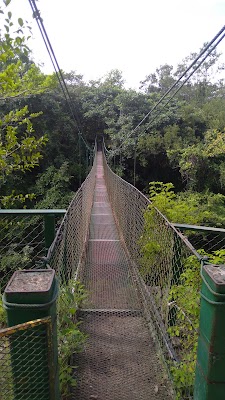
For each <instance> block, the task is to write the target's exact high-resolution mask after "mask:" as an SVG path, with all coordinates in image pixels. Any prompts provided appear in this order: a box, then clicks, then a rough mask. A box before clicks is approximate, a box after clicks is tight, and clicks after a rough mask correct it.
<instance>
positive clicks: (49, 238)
mask: <svg viewBox="0 0 225 400" xmlns="http://www.w3.org/2000/svg"><path fill="white" fill-rule="evenodd" d="M44 231H45V247H46V252H48V249H49V247H50V246H51V244H52V242H53V240H54V238H55V215H54V214H46V215H45V216H44Z"/></svg>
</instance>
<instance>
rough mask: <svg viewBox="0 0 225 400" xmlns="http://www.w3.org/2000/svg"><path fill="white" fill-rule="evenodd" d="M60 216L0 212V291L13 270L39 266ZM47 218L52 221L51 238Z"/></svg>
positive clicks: (48, 212) (58, 213)
mask: <svg viewBox="0 0 225 400" xmlns="http://www.w3.org/2000/svg"><path fill="white" fill-rule="evenodd" d="M63 214H65V210H0V291H3V290H4V288H5V286H6V284H7V282H8V280H9V278H10V276H11V275H12V273H13V272H14V271H15V270H17V269H30V268H37V267H39V266H43V257H45V256H46V254H47V251H48V247H49V244H50V242H51V240H53V238H54V231H55V230H57V227H58V226H59V224H60V221H61V219H62V215H63ZM49 216H50V217H53V218H54V224H53V225H54V226H52V227H50V228H51V230H53V232H50V235H52V237H51V238H49ZM49 239H50V240H49Z"/></svg>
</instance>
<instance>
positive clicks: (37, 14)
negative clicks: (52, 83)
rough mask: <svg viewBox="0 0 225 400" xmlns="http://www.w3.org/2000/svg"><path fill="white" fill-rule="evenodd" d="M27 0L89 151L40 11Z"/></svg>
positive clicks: (33, 1) (33, 3) (79, 134)
mask: <svg viewBox="0 0 225 400" xmlns="http://www.w3.org/2000/svg"><path fill="white" fill-rule="evenodd" d="M28 1H29V3H30V6H31V9H32V12H33V16H34V18H35V19H36V22H37V25H38V28H39V30H40V33H41V36H42V38H43V41H44V43H45V46H46V49H47V51H48V54H49V56H50V59H51V62H52V65H53V68H54V70H55V72H56V76H57V78H58V81H59V83H60V87H61V89H62V91H63V94H64V97H65V99H66V101H67V104H68V106H69V109H70V112H71V115H72V117H73V120H74V122H75V124H76V126H77V129H78V136H81V139H82V141H83V143H84V144H85V146H86V147H87V148H88V149H89V151H92V149H91V148H90V147H89V146H88V144H87V142H86V140H85V139H84V137H83V135H82V131H81V123H80V120H79V116H78V114H77V112H76V110H75V109H74V107H73V101H72V99H71V96H70V93H69V90H68V87H67V85H66V82H65V80H64V77H63V74H62V71H61V69H60V67H59V64H58V61H57V58H56V56H55V53H54V50H53V47H52V45H51V42H50V40H49V37H48V34H47V32H46V29H45V27H44V23H43V19H42V18H41V16H40V11H39V10H38V8H37V5H36V3H35V0H28Z"/></svg>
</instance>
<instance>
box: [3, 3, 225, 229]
mask: <svg viewBox="0 0 225 400" xmlns="http://www.w3.org/2000/svg"><path fill="white" fill-rule="evenodd" d="M5 4H6V5H7V4H9V5H10V1H5ZM9 5H8V6H7V7H6V9H5V10H4V13H5V14H3V16H2V18H3V19H4V22H5V28H4V29H3V30H2V31H1V52H0V81H1V87H0V91H1V96H0V102H1V115H0V118H1V119H0V129H1V143H0V154H1V163H0V172H1V175H0V176H1V180H0V186H1V194H0V196H1V199H0V201H1V207H2V208H10V207H11V208H16V207H46V208H52V207H63V206H66V205H67V204H68V202H69V200H70V198H71V196H72V194H73V192H74V191H76V189H77V188H78V186H79V176H80V175H81V177H82V180H83V179H84V177H85V174H86V172H87V169H88V165H89V164H90V154H89V153H88V152H87V150H86V149H85V148H84V146H83V143H81V153H82V155H81V159H80V158H79V156H78V153H79V152H78V149H79V141H78V132H77V127H76V125H75V123H74V121H73V119H72V116H71V115H70V112H69V109H68V105H67V103H66V101H65V99H64V97H63V94H62V92H61V89H60V87H59V84H58V82H57V79H56V77H55V76H54V75H52V76H45V75H44V74H42V73H41V71H40V69H39V67H38V66H37V65H35V64H34V63H33V61H32V54H31V52H30V50H29V47H28V45H29V39H28V40H27V36H29V32H28V31H29V29H28V28H27V26H26V24H25V22H24V21H23V20H22V19H21V18H20V19H19V20H18V25H19V27H17V28H16V27H15V23H13V22H12V13H11V12H10V11H8V8H9ZM2 12H3V11H2ZM16 29H17V30H16ZM27 44H28V45H27ZM195 56H196V54H191V55H190V56H188V57H187V58H186V59H185V60H183V61H182V62H181V64H180V65H178V67H177V68H176V69H175V68H173V66H171V65H162V66H160V67H159V68H158V69H157V70H156V71H155V72H153V73H150V74H149V76H147V77H146V78H145V79H144V80H143V81H142V82H141V83H140V90H139V91H135V90H133V89H126V88H125V86H124V81H123V77H122V74H121V72H120V71H118V70H113V71H111V72H110V73H109V74H108V75H107V76H105V77H104V78H102V79H99V80H97V81H90V82H86V81H84V80H83V77H82V75H79V74H76V72H73V71H72V72H68V73H65V79H66V83H67V85H68V88H69V91H70V95H71V98H72V101H73V105H74V108H75V110H76V113H77V116H78V118H79V120H80V124H81V128H82V132H83V134H84V136H85V139H86V140H87V142H88V143H89V144H90V145H93V144H94V141H95V137H96V136H97V137H99V138H100V137H102V136H104V138H105V142H106V145H107V147H108V148H110V149H112V150H116V149H117V150H116V151H115V153H114V154H115V156H114V163H115V166H116V171H117V172H118V173H119V174H120V175H122V177H124V178H125V179H127V180H128V181H130V182H133V174H134V171H133V168H134V165H133V164H134V154H136V157H137V158H136V185H137V187H138V188H139V189H140V190H142V191H144V192H147V191H148V185H149V182H150V181H162V182H164V183H167V182H172V183H173V185H174V187H175V192H178V191H183V192H185V193H186V194H184V195H182V196H183V198H185V197H186V196H187V197H188V196H192V200H193V202H197V198H198V199H199V201H200V202H201V201H202V202H203V203H204V202H205V200H204V199H205V198H209V199H211V200H210V202H211V205H212V202H213V203H214V206H213V207H211V208H213V209H214V210H216V209H217V208H219V209H220V205H222V206H223V204H224V197H223V196H224V194H225V167H224V157H225V155H224V154H225V152H224V150H225V139H224V127H225V113H224V106H225V97H224V93H225V83H224V80H223V79H220V71H221V70H223V69H224V66H223V65H221V64H220V61H219V57H220V55H219V54H218V53H217V52H216V51H213V52H212V54H211V56H210V57H209V58H208V59H207V60H206V61H205V62H204V63H203V65H202V66H201V67H200V69H199V70H198V71H197V72H196V73H195V74H194V75H193V77H192V78H191V80H189V81H188V83H187V84H186V85H185V86H184V88H183V89H182V90H181V91H180V92H179V93H178V94H177V96H176V97H175V98H174V99H173V100H172V102H170V103H169V105H168V106H167V107H166V108H165V109H164V110H162V112H160V113H159V115H158V116H157V118H156V119H155V120H154V121H153V122H152V123H151V124H150V125H149V121H151V119H152V118H153V117H155V114H153V115H152V116H150V117H149V119H147V120H146V121H145V122H144V123H143V124H142V125H141V126H140V128H139V129H138V130H137V131H136V132H135V137H134V136H133V135H130V133H131V131H132V129H133V128H134V127H136V125H137V124H138V123H139V122H140V120H141V119H142V118H143V117H144V115H145V114H146V113H148V112H149V110H150V109H151V108H152V107H153V106H154V104H155V103H156V102H157V101H158V100H159V98H160V97H161V96H162V95H163V94H164V93H165V91H166V90H167V89H168V88H169V87H170V86H171V85H172V84H173V83H174V82H175V80H176V79H177V77H179V75H180V74H181V73H182V72H183V71H184V69H185V68H186V66H187V65H189V63H190V61H192V60H193V59H194V58H195ZM157 112H158V111H157ZM118 148H119V150H118ZM193 193H195V194H196V193H198V195H195V194H193ZM213 193H214V194H215V195H217V196H216V197H215V196H214V195H213ZM218 193H220V194H219V195H218ZM218 218H220V212H219V217H218ZM208 219H210V218H208ZM211 219H212V221H210V223H212V224H217V221H214V218H211ZM177 222H178V221H177ZM206 222H207V223H208V221H206Z"/></svg>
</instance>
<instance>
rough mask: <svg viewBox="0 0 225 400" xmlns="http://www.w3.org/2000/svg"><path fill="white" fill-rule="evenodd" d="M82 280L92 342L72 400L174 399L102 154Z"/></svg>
mask: <svg viewBox="0 0 225 400" xmlns="http://www.w3.org/2000/svg"><path fill="white" fill-rule="evenodd" d="M82 281H83V283H84V284H85V286H86V288H87V290H88V292H89V294H90V296H89V304H88V305H87V308H86V309H84V310H81V317H82V319H83V323H82V329H83V330H84V332H85V333H87V334H88V340H87V343H86V345H85V349H84V352H82V353H81V354H78V355H76V356H75V360H74V362H75V364H76V365H78V369H77V378H78V385H77V387H76V388H75V389H74V399H76V400H90V399H97V400H142V399H143V400H150V399H152V400H154V399H159V400H160V399H164V400H166V399H172V397H171V395H170V394H169V389H168V382H167V380H166V378H165V376H164V373H163V369H162V367H161V363H160V361H159V359H158V356H157V352H156V349H155V346H154V342H153V340H152V338H151V337H150V334H149V330H148V328H147V326H146V324H145V321H144V318H143V317H142V305H141V301H140V296H139V293H138V289H137V286H136V284H135V280H134V277H133V276H132V270H131V269H130V267H129V260H128V259H127V257H126V254H125V252H124V250H123V248H122V246H121V243H120V240H119V235H118V231H117V227H116V225H115V222H114V218H113V214H112V210H111V206H110V203H109V199H108V195H107V191H106V186H105V181H104V175H103V166H102V155H101V153H100V152H99V153H98V155H97V176H96V186H95V193H94V204H93V208H92V214H91V224H90V234H89V243H88V250H87V259H86V265H85V268H84V271H83V273H82Z"/></svg>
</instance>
